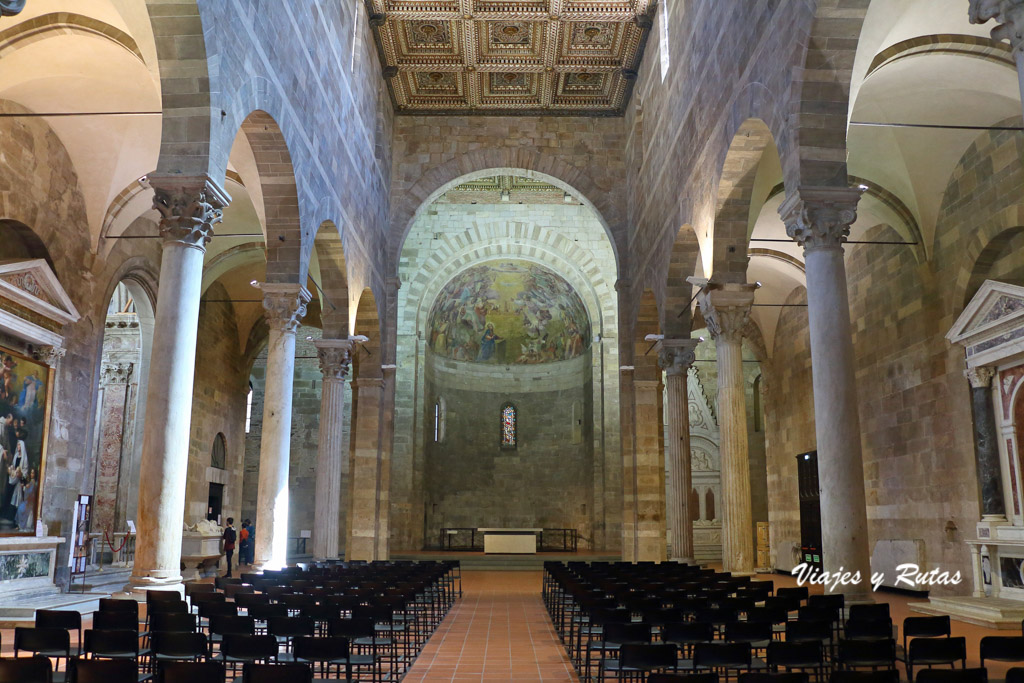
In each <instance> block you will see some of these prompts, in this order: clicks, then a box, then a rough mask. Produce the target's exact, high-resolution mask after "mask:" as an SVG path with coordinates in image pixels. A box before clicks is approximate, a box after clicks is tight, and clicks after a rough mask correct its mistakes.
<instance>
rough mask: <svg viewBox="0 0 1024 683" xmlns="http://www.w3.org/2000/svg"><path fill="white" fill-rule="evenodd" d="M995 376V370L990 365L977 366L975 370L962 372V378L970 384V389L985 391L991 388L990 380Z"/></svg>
mask: <svg viewBox="0 0 1024 683" xmlns="http://www.w3.org/2000/svg"><path fill="white" fill-rule="evenodd" d="M995 375H996V369H995V368H993V367H992V366H990V365H979V366H978V367H976V368H967V369H966V370H964V377H966V378H967V381H968V382H970V383H971V388H972V389H987V388H988V387H990V386H992V378H993V377H995Z"/></svg>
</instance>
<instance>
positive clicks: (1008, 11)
mask: <svg viewBox="0 0 1024 683" xmlns="http://www.w3.org/2000/svg"><path fill="white" fill-rule="evenodd" d="M970 3H971V5H970V8H969V9H968V10H967V16H968V18H969V19H970V21H971V23H972V24H984V23H985V22H987V21H989V20H990V19H995V20H996V23H997V24H998V25H997V26H996V27H995V28H993V29H992V32H991V35H992V40H995V41H997V42H999V41H1003V40H1007V41H1009V42H1010V47H1011V48H1013V53H1014V56H1015V57H1016V56H1017V55H1020V54H1021V53H1022V52H1024V0H970Z"/></svg>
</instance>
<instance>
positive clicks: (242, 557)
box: [238, 519, 252, 566]
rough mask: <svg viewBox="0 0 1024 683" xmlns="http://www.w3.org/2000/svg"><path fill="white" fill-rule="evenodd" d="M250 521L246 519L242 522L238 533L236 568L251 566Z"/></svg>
mask: <svg viewBox="0 0 1024 683" xmlns="http://www.w3.org/2000/svg"><path fill="white" fill-rule="evenodd" d="M251 527H252V520H249V519H246V520H245V521H244V522H242V529H241V530H240V531H239V532H238V566H242V565H243V564H245V565H251V564H252V558H251V555H252V531H251Z"/></svg>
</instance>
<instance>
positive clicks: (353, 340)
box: [348, 334, 370, 344]
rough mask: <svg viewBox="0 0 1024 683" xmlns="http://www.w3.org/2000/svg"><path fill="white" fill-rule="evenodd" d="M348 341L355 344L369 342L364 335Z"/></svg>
mask: <svg viewBox="0 0 1024 683" xmlns="http://www.w3.org/2000/svg"><path fill="white" fill-rule="evenodd" d="M348 340H349V341H352V342H355V343H356V344H365V343H366V342H368V341H370V338H369V337H367V336H366V335H365V334H356V335H352V336H351V337H349V338H348Z"/></svg>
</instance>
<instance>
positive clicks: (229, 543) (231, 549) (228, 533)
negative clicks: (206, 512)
mask: <svg viewBox="0 0 1024 683" xmlns="http://www.w3.org/2000/svg"><path fill="white" fill-rule="evenodd" d="M234 523H235V518H234V517H228V526H227V528H225V529H224V536H223V538H224V554H225V555H226V556H227V559H228V573H227V574H226V576H227V578H229V579H230V578H231V557H232V556H233V555H234V554H235V538H236V536H237V534H236V533H235V528H234V527H233V526H231V525H232V524H234Z"/></svg>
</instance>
